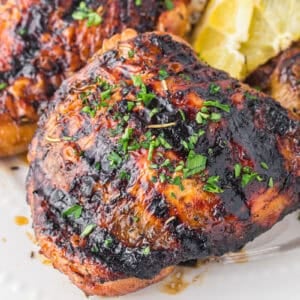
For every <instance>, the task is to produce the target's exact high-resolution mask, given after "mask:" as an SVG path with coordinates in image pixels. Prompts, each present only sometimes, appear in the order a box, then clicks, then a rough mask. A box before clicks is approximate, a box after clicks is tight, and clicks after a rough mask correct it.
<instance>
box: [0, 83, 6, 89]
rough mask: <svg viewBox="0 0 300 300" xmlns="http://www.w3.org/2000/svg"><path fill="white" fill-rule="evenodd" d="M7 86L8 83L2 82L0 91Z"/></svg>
mask: <svg viewBox="0 0 300 300" xmlns="http://www.w3.org/2000/svg"><path fill="white" fill-rule="evenodd" d="M6 87H7V83H5V82H0V91H2V90H4V89H5V88H6Z"/></svg>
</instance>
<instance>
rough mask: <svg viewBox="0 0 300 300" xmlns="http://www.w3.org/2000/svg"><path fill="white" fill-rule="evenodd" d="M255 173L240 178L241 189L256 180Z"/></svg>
mask: <svg viewBox="0 0 300 300" xmlns="http://www.w3.org/2000/svg"><path fill="white" fill-rule="evenodd" d="M257 176H258V175H257V173H255V172H253V173H250V174H243V176H242V187H245V186H246V185H248V184H249V183H251V182H252V181H253V180H255V179H256V178H257Z"/></svg>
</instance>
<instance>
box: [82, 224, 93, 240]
mask: <svg viewBox="0 0 300 300" xmlns="http://www.w3.org/2000/svg"><path fill="white" fill-rule="evenodd" d="M96 226H97V225H96V224H89V225H87V226H86V227H85V228H84V230H83V231H82V233H81V235H80V237H82V238H84V237H87V236H88V235H90V234H91V233H92V232H93V230H94V229H95V228H96Z"/></svg>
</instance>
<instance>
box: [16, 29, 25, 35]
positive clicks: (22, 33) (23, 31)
mask: <svg viewBox="0 0 300 300" xmlns="http://www.w3.org/2000/svg"><path fill="white" fill-rule="evenodd" d="M26 33H27V30H26V29H25V28H20V29H19V30H18V34H19V35H20V36H24V35H25V34H26Z"/></svg>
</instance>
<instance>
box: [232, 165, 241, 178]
mask: <svg viewBox="0 0 300 300" xmlns="http://www.w3.org/2000/svg"><path fill="white" fill-rule="evenodd" d="M241 171H242V166H241V165H240V164H235V165H234V177H235V178H238V177H240V175H241Z"/></svg>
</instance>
